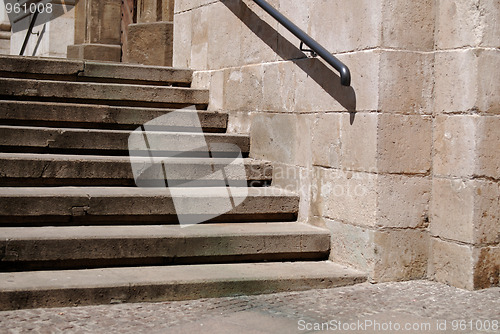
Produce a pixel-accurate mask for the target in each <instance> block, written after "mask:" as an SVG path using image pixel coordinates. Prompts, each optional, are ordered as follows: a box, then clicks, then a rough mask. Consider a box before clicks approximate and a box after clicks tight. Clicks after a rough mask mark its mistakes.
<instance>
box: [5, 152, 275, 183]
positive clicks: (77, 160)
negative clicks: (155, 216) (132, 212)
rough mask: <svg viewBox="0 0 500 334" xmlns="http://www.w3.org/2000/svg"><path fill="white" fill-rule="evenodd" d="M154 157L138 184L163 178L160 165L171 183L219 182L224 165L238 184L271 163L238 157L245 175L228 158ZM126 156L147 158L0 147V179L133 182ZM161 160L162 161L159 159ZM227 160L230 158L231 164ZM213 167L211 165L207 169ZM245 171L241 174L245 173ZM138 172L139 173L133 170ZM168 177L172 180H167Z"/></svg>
mask: <svg viewBox="0 0 500 334" xmlns="http://www.w3.org/2000/svg"><path fill="white" fill-rule="evenodd" d="M153 160H154V161H156V162H157V164H156V165H155V167H153V168H150V169H149V170H147V171H146V172H143V173H142V176H140V184H139V185H140V186H148V185H149V186H158V185H160V184H161V183H162V182H157V181H158V180H164V179H165V174H164V169H163V168H165V169H166V170H168V178H169V180H170V181H171V182H170V185H172V184H179V183H183V182H187V181H192V180H203V183H204V184H205V185H206V186H214V185H220V184H221V182H220V181H222V180H224V179H223V176H222V174H220V173H213V170H221V169H222V168H224V170H225V175H224V176H225V178H226V179H227V180H230V181H248V182H244V185H247V184H248V185H250V186H260V185H267V184H270V183H271V179H272V166H271V164H270V163H268V162H264V161H260V160H254V159H249V158H246V159H243V161H242V163H243V164H244V168H245V171H246V175H242V173H241V172H240V168H241V166H240V165H235V164H234V163H233V162H234V159H223V158H220V159H215V158H214V159H203V158H189V159H186V158H168V159H159V158H157V159H153ZM131 161H134V164H137V165H140V164H141V163H144V164H145V163H148V162H150V159H149V158H141V157H134V158H130V157H127V156H95V155H94V156H92V155H63V154H35V153H0V171H2V172H1V173H0V184H2V185H3V186H11V187H17V186H21V187H33V186H36V187H39V186H45V187H46V186H135V185H136V182H135V179H134V174H133V172H132V165H131ZM162 162H163V165H162V164H161V163H162ZM232 163H233V164H232ZM212 169H213V170H212ZM245 176H246V178H245ZM136 177H139V175H136ZM172 181H173V182H172Z"/></svg>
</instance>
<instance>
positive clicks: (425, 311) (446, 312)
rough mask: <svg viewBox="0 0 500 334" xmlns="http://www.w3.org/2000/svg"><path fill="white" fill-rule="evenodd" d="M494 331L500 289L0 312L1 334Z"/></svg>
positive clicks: (437, 287) (417, 286)
mask: <svg viewBox="0 0 500 334" xmlns="http://www.w3.org/2000/svg"><path fill="white" fill-rule="evenodd" d="M347 326H348V327H347ZM406 326H410V327H406ZM498 326H500V288H492V289H488V290H481V291H475V292H470V291H465V290H460V289H456V288H452V287H449V286H447V285H443V284H439V283H434V282H428V281H413V282H402V283H384V284H369V283H364V284H359V285H356V286H351V287H342V288H335V289H328V290H312V291H306V292H287V293H276V294H270V295H259V296H238V297H228V298H215V299H200V300H194V301H182V302H162V303H140V304H119V305H101V306H85V307H72V308H54V309H34V310H19V311H7V312H0V333H26V332H31V333H62V332H69V333H116V332H118V333H144V332H145V333H197V332H200V333H201V332H202V333H237V334H242V333H315V332H320V331H321V329H322V330H323V331H325V332H332V333H397V332H405V333H500V329H499V327H498ZM407 329H412V330H411V331H408V330H407ZM487 329H489V330H487Z"/></svg>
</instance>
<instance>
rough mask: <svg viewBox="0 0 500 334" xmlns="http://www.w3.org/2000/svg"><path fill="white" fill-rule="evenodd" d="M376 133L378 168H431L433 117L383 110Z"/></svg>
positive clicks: (387, 170) (402, 170)
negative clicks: (388, 112)
mask: <svg viewBox="0 0 500 334" xmlns="http://www.w3.org/2000/svg"><path fill="white" fill-rule="evenodd" d="M377 135H378V138H377V170H378V171H379V172H385V173H405V174H426V173H428V172H429V171H430V170H431V165H432V161H431V158H432V119H431V117H429V116H420V115H400V114H380V116H379V120H378V132H377Z"/></svg>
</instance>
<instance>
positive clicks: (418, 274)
mask: <svg viewBox="0 0 500 334" xmlns="http://www.w3.org/2000/svg"><path fill="white" fill-rule="evenodd" d="M326 227H327V228H328V229H329V230H330V232H331V235H332V239H331V252H330V260H332V261H335V262H339V263H343V264H347V265H349V266H353V267H355V268H357V269H360V270H362V271H366V272H368V275H369V278H370V280H371V281H372V282H386V281H395V280H410V279H420V278H424V277H425V276H426V274H427V259H428V252H429V237H428V235H427V233H426V232H425V231H420V230H387V231H384V230H373V229H370V228H365V227H360V226H353V225H349V224H344V223H341V222H338V221H334V220H328V219H327V220H326Z"/></svg>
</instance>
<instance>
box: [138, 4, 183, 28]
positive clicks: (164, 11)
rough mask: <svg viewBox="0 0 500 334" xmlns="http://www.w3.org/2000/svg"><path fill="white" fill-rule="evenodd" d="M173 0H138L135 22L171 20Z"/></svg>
mask: <svg viewBox="0 0 500 334" xmlns="http://www.w3.org/2000/svg"><path fill="white" fill-rule="evenodd" d="M173 16H174V0H139V1H138V3H137V22H138V23H152V22H158V21H173Z"/></svg>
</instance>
